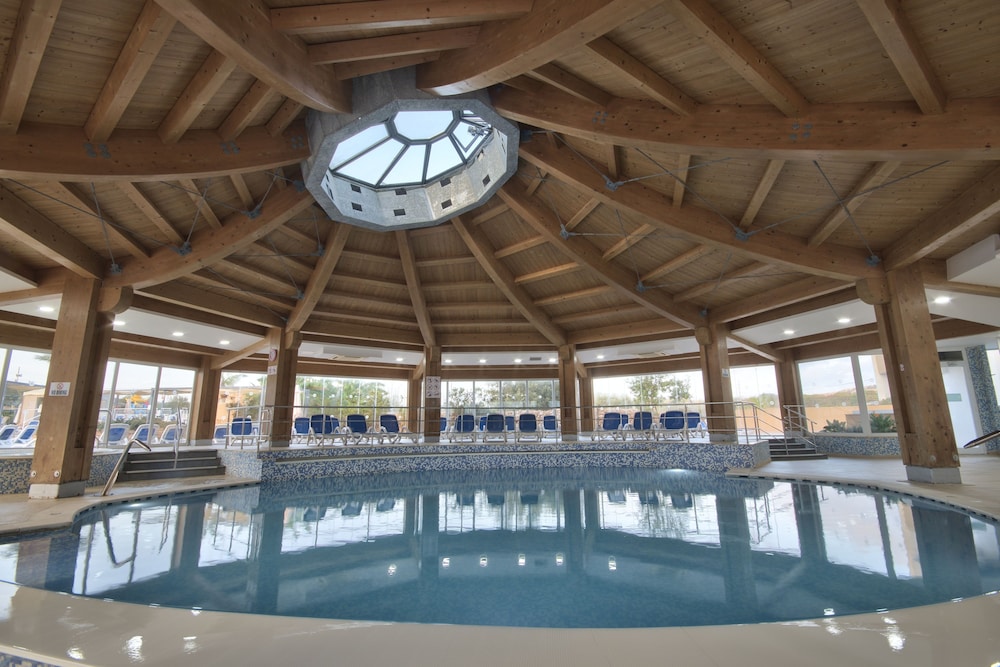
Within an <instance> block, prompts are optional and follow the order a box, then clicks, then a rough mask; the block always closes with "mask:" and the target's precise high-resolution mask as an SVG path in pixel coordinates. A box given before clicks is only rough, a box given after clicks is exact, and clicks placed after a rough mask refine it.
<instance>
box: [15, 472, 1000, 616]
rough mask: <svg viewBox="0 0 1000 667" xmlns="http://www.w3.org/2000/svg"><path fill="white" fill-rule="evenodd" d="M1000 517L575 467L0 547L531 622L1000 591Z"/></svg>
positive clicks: (115, 516) (790, 487)
mask: <svg viewBox="0 0 1000 667" xmlns="http://www.w3.org/2000/svg"><path fill="white" fill-rule="evenodd" d="M998 539H1000V538H998V534H997V530H996V524H995V523H994V522H992V521H990V520H987V519H985V518H982V517H979V516H975V515H970V514H967V513H963V512H960V511H956V510H954V509H952V508H950V507H947V506H945V505H941V504H937V503H934V502H931V501H927V500H922V499H918V498H914V497H911V496H904V495H897V494H893V493H889V492H884V491H874V490H870V489H863V488H856V487H850V486H841V485H836V486H824V485H816V484H809V483H800V482H783V481H775V480H762V479H752V480H751V479H735V478H727V477H724V476H721V475H716V474H711V473H700V472H692V471H680V470H650V469H628V468H608V469H589V468H567V469H559V470H553V469H546V470H524V469H519V470H488V471H464V472H451V473H419V474H416V473H414V474H396V475H383V476H373V477H369V478H328V479H322V480H308V481H302V482H296V483H288V482H284V483H282V484H273V485H272V484H266V483H264V484H259V485H251V486H243V487H237V488H231V489H225V490H221V491H214V492H197V493H187V494H180V495H175V496H170V497H164V498H159V499H155V500H148V501H142V502H127V503H119V504H114V505H110V506H106V507H104V508H103V509H102V508H94V509H91V510H88V511H86V512H84V513H83V514H82V515H81V516H80V517H79V519H78V521H77V522H76V523H75V524H74V525H73V526H72V528H70V529H68V530H63V531H57V532H51V533H44V534H36V535H28V536H25V537H22V538H19V539H18V538H11V539H9V540H8V541H7V542H5V543H3V544H0V580H3V581H6V582H10V583H16V584H19V585H22V586H30V587H36V588H41V589H46V590H49V591H58V592H66V593H73V594H76V595H80V596H86V597H92V598H99V599H104V600H115V601H121V602H132V603H139V604H142V605H157V606H162V607H176V608H181V609H195V610H211V611H226V612H244V613H252V614H274V615H282V616H298V617H310V618H329V619H354V620H359V621H387V622H402V623H434V624H453V625H480V626H525V627H536V628H637V627H671V626H701V625H720V624H747V623H761V622H774V621H790V620H795V619H814V618H824V617H837V616H844V615H851V614H859V613H866V612H878V611H885V610H893V609H901V608H906V607H915V606H920V605H928V604H932V603H936V602H945V601H950V600H955V599H960V598H968V597H972V596H977V595H981V594H984V593H989V592H992V591H996V590H997V589H998V588H1000V546H998Z"/></svg>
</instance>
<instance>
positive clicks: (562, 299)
mask: <svg viewBox="0 0 1000 667" xmlns="http://www.w3.org/2000/svg"><path fill="white" fill-rule="evenodd" d="M611 291H613V290H612V288H611V287H609V286H607V285H598V286H596V287H588V288H587V289H579V290H575V291H573V292H565V293H563V294H556V295H554V296H549V297H545V298H543V299H535V301H534V304H535V305H536V306H552V305H555V304H557V303H566V302H567V301H576V300H579V299H590V298H592V297H595V296H600V295H603V294H607V293H608V292H611Z"/></svg>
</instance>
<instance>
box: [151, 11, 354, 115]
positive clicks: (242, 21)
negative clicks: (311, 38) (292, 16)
mask: <svg viewBox="0 0 1000 667" xmlns="http://www.w3.org/2000/svg"><path fill="white" fill-rule="evenodd" d="M157 2H158V3H159V4H160V5H161V6H162V7H163V8H164V9H166V10H167V11H168V12H170V13H171V14H173V15H174V16H175V17H176V18H177V20H178V21H180V22H181V23H183V24H184V25H185V26H187V28H188V29H189V30H190V31H191V32H193V33H194V34H196V35H198V37H200V38H202V39H203V40H205V41H206V42H208V43H209V44H210V45H211V46H212V47H213V48H215V50H217V51H219V52H221V53H223V54H225V55H226V57H228V58H229V59H231V60H233V61H234V62H235V63H236V64H237V65H239V66H240V68H242V69H243V70H245V71H247V72H249V73H251V74H253V75H254V76H255V77H257V78H258V79H260V80H261V81H263V82H265V83H266V84H268V85H269V86H271V87H272V88H274V89H275V90H277V91H278V92H280V93H281V94H282V95H284V96H285V97H289V98H291V99H294V100H296V101H297V102H299V103H301V104H303V105H305V106H307V107H309V108H312V109H317V110H319V111H328V112H331V113H350V112H351V95H350V89H349V87H348V86H345V85H343V84H341V83H340V82H338V81H336V80H335V79H334V77H333V72H332V71H331V70H330V69H329V68H325V67H322V66H316V65H313V64H311V63H310V62H309V55H308V53H307V51H306V45H305V42H303V41H302V40H301V38H298V37H293V36H290V35H284V34H282V33H280V32H278V31H277V30H275V29H274V28H272V27H271V18H270V16H269V15H268V14H267V13H266V12H267V9H266V7H263V6H262V5H261V3H257V2H254V0H230V1H229V2H224V3H223V2H218V0H157Z"/></svg>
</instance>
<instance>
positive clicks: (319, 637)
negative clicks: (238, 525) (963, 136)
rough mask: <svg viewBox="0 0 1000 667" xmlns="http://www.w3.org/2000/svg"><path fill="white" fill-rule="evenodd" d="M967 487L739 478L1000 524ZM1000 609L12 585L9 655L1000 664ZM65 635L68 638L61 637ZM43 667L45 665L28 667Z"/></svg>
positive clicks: (146, 492) (876, 476) (36, 506)
mask: <svg viewBox="0 0 1000 667" xmlns="http://www.w3.org/2000/svg"><path fill="white" fill-rule="evenodd" d="M961 463H962V468H961V473H962V479H963V483H962V484H939V485H931V484H921V483H914V482H908V481H906V479H905V473H904V469H903V465H902V462H901V461H900V460H899V459H870V458H865V459H860V458H857V459H856V458H841V457H837V458H831V459H827V460H822V461H789V462H771V463H769V464H766V465H764V466H762V467H760V468H757V469H753V470H734V471H731V473H730V474H734V475H747V476H753V477H761V478H773V479H804V480H811V481H817V482H829V483H850V484H859V485H864V486H872V487H876V488H882V489H888V490H892V491H898V492H902V493H907V494H912V495H918V496H923V497H927V498H931V499H934V500H938V501H941V502H945V503H948V504H952V505H957V506H960V507H964V508H967V509H970V510H973V511H975V512H978V513H981V514H986V515H990V516H996V517H1000V457H996V456H986V455H966V456H963V457H962V460H961ZM239 481H240V480H234V479H232V478H222V477H214V478H203V479H200V480H195V481H193V482H191V481H185V482H183V483H181V482H169V481H160V482H150V483H137V484H121V485H118V486H116V487H115V489H114V490H113V491H112V494H111V496H112V498H113V500H115V501H124V500H129V499H134V498H145V497H150V496H156V495H162V494H166V493H170V492H173V491H181V490H192V489H204V488H212V487H214V486H219V485H223V486H228V485H231V484H233V483H239ZM99 493H100V489H88V492H87V494H86V495H85V496H83V497H81V498H72V499H63V500H29V499H27V498H26V497H25V496H0V531H4V532H7V531H11V530H14V531H17V530H37V529H40V528H44V527H47V526H53V525H60V524H64V523H66V521H67V520H69V519H72V516H73V515H74V514H75V513H76V512H77V511H79V510H80V509H82V508H84V507H87V506H89V505H92V504H95V503H98V502H101V500H102V499H101V498H100V497H99V495H98V494H99ZM998 626H1000V595H986V596H980V597H976V598H971V599H968V600H963V601H956V602H950V603H945V604H939V605H932V606H927V607H917V608H913V609H904V610H898V611H892V612H887V613H882V614H861V615H856V616H841V617H830V618H823V619H816V620H807V621H797V622H788V623H773V624H760V625H742V626H702V627H687V628H655V629H615V630H602V629H580V630H575V629H574V630H553V629H532V628H506V627H499V628H498V627H479V626H448V625H419V624H416V625H414V624H386V623H371V622H357V621H331V620H319V619H299V618H286V617H268V616H252V615H241V614H224V613H214V612H193V611H187V610H179V609H166V608H153V607H146V606H140V605H128V604H122V603H115V602H108V601H104V600H96V599H86V598H77V597H74V596H70V595H64V594H58V593H51V592H47V591H41V590H36V589H30V588H21V587H17V586H13V585H10V584H0V651H8V652H10V653H11V654H13V655H17V656H20V657H23V658H28V659H33V660H38V661H39V662H38V663H37V664H43V665H44V664H52V665H70V664H72V665H81V664H88V665H105V666H108V667H117V666H118V665H123V666H124V665H136V664H141V665H176V664H178V663H179V662H180V661H181V660H184V661H190V662H191V663H192V664H213V665H214V664H242V665H274V664H296V665H308V664H318V663H320V662H322V663H333V664H343V665H352V666H355V665H399V664H407V665H435V666H437V667H442V666H447V665H477V666H479V665H515V664H519V665H535V664H552V665H565V664H573V665H579V666H591V665H593V666H608V665H626V664H628V665H633V664H641V663H646V664H665V663H669V664H673V665H684V666H685V667H719V666H721V665H731V664H739V665H741V667H755V666H760V667H765V666H766V667H774V666H775V665H801V664H809V665H811V666H818V667H826V666H829V667H833V666H836V667H843V665H845V664H856V665H880V666H881V665H884V666H888V667H895V666H897V665H898V666H900V667H902V666H904V665H905V666H906V667H920V666H924V665H928V666H930V665H947V666H948V667H952V666H954V665H977V666H982V667H989V666H990V665H995V664H998V663H1000V636H998V633H997V632H996V628H997V627H998ZM54 629H55V631H54ZM15 664H26V665H33V664H36V663H32V662H26V663H15Z"/></svg>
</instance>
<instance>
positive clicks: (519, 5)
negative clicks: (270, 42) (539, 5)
mask: <svg viewBox="0 0 1000 667" xmlns="http://www.w3.org/2000/svg"><path fill="white" fill-rule="evenodd" d="M531 4H532V0H493V1H492V2H466V1H465V0H431V1H430V2H412V1H411V0H376V1H373V0H366V1H362V2H351V3H344V4H339V3H338V4H325V5H309V6H304V7H281V8H274V9H272V10H271V25H272V26H274V28H275V30H280V31H282V32H286V33H290V34H309V33H312V32H322V33H324V34H325V33H331V32H334V33H335V32H337V31H342V30H344V31H346V30H349V31H356V30H367V29H372V28H376V29H386V28H407V27H427V26H440V25H448V24H451V23H478V22H480V21H500V20H504V19H510V18H514V17H516V16H520V15H522V14H524V13H526V12H527V11H528V10H530V9H531Z"/></svg>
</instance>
